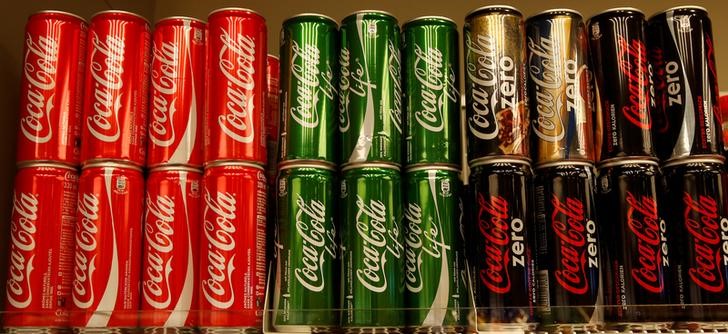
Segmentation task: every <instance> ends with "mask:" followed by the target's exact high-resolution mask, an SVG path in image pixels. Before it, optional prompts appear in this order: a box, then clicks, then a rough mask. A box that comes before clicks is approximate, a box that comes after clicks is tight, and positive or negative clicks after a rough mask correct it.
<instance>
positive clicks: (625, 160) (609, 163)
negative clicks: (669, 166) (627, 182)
mask: <svg viewBox="0 0 728 334" xmlns="http://www.w3.org/2000/svg"><path fill="white" fill-rule="evenodd" d="M628 164H648V165H652V166H656V167H659V166H660V164H659V163H658V162H657V161H656V160H655V158H653V157H618V158H611V159H607V160H604V161H602V162H600V163H599V165H598V167H599V169H602V168H608V167H614V166H621V165H628Z"/></svg>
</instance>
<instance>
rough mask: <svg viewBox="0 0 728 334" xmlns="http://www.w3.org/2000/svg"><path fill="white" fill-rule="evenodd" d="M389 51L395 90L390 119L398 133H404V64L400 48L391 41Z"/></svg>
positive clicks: (390, 73)
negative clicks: (402, 77)
mask: <svg viewBox="0 0 728 334" xmlns="http://www.w3.org/2000/svg"><path fill="white" fill-rule="evenodd" d="M387 49H388V50H389V66H388V67H387V69H388V71H389V79H390V80H391V81H390V83H391V84H392V88H394V92H393V93H394V96H393V98H394V99H393V101H392V105H391V106H390V109H389V118H390V119H391V120H392V124H393V125H394V128H395V129H397V132H399V133H402V83H401V80H400V79H401V72H402V63H401V61H400V56H399V55H400V53H399V47H397V46H395V45H394V43H392V41H391V40H390V41H389V43H388V44H387Z"/></svg>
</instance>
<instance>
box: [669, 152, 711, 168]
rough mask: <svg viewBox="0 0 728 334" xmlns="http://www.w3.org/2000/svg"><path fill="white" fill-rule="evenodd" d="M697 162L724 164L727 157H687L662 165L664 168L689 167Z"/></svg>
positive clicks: (706, 155) (708, 155) (707, 155)
mask: <svg viewBox="0 0 728 334" xmlns="http://www.w3.org/2000/svg"><path fill="white" fill-rule="evenodd" d="M696 162H707V163H718V164H724V163H725V157H723V156H722V155H717V154H705V155H691V156H687V157H682V158H678V159H672V160H668V161H665V163H663V164H662V167H663V168H668V167H675V166H680V165H687V164H689V163H696Z"/></svg>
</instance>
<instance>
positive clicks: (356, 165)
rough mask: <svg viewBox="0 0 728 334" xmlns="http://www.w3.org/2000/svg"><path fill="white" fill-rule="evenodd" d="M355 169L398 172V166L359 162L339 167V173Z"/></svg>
mask: <svg viewBox="0 0 728 334" xmlns="http://www.w3.org/2000/svg"><path fill="white" fill-rule="evenodd" d="M355 168H384V169H393V170H396V171H399V170H400V168H399V166H397V165H394V164H389V163H383V162H361V163H352V164H347V165H345V166H343V167H341V171H342V172H345V171H348V170H352V169H355Z"/></svg>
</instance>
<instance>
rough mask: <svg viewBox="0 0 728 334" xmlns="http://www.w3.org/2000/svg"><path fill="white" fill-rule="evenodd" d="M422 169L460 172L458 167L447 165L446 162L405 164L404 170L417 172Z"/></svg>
mask: <svg viewBox="0 0 728 334" xmlns="http://www.w3.org/2000/svg"><path fill="white" fill-rule="evenodd" d="M423 170H444V171H449V172H457V173H461V172H462V171H461V170H460V168H459V167H457V166H453V165H447V164H416V165H411V166H407V168H406V169H405V172H406V173H409V172H419V171H423Z"/></svg>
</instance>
